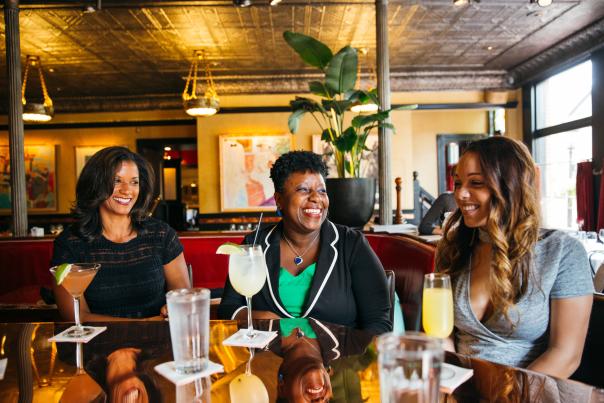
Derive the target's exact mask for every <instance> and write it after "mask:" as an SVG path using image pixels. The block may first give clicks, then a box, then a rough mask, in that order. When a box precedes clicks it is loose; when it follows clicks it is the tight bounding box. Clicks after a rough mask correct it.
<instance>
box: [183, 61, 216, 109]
mask: <svg viewBox="0 0 604 403" xmlns="http://www.w3.org/2000/svg"><path fill="white" fill-rule="evenodd" d="M200 64H202V68H203V70H204V75H205V77H204V78H205V82H206V87H205V92H204V93H203V94H202V93H201V91H198V90H199V89H200V88H201V87H200V86H198V85H197V79H198V76H199V67H200V66H199V65H200ZM189 88H190V91H189ZM182 101H183V106H184V108H185V112H187V114H189V115H191V116H212V115H214V114H215V113H216V112H218V110H219V109H220V100H219V99H218V94H217V93H216V88H215V87H214V80H213V79H212V72H211V71H210V65H209V63H208V61H207V59H206V54H205V51H204V50H201V51H199V50H196V51H195V57H194V59H193V62H192V63H191V68H190V69H189V75H188V76H187V83H186V84H185V90H184V91H183V93H182Z"/></svg>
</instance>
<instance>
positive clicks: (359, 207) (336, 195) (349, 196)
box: [326, 178, 375, 228]
mask: <svg viewBox="0 0 604 403" xmlns="http://www.w3.org/2000/svg"><path fill="white" fill-rule="evenodd" d="M326 184H327V195H328V196H329V219H330V220H331V221H333V222H335V223H336V224H343V225H347V226H349V227H353V228H362V227H363V226H364V225H365V224H367V222H368V221H369V219H370V218H371V215H372V214H373V206H374V204H375V178H344V179H342V178H328V179H327V180H326Z"/></svg>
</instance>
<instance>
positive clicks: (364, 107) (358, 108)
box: [350, 102, 379, 113]
mask: <svg viewBox="0 0 604 403" xmlns="http://www.w3.org/2000/svg"><path fill="white" fill-rule="evenodd" d="M378 109H379V108H378V106H377V105H376V104H374V103H373V102H370V103H366V104H356V105H353V106H352V107H351V108H350V110H351V111H352V112H354V113H375V112H377V111H378Z"/></svg>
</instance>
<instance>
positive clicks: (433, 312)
mask: <svg viewBox="0 0 604 403" xmlns="http://www.w3.org/2000/svg"><path fill="white" fill-rule="evenodd" d="M422 316H423V320H422V323H423V325H424V330H425V331H426V333H427V334H429V335H430V336H435V337H440V338H445V337H449V335H450V334H451V332H452V331H453V293H452V292H451V289H450V288H424V295H423V302H422Z"/></svg>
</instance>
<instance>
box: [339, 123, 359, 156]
mask: <svg viewBox="0 0 604 403" xmlns="http://www.w3.org/2000/svg"><path fill="white" fill-rule="evenodd" d="M357 139H358V137H357V133H356V131H355V130H354V128H353V127H349V128H348V129H346V130H344V131H343V132H342V134H341V135H340V137H338V138H337V139H336V141H334V143H333V144H334V146H335V147H336V148H337V149H338V150H339V151H340V152H348V151H350V150H352V147H354V145H355V144H356V142H357Z"/></svg>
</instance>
